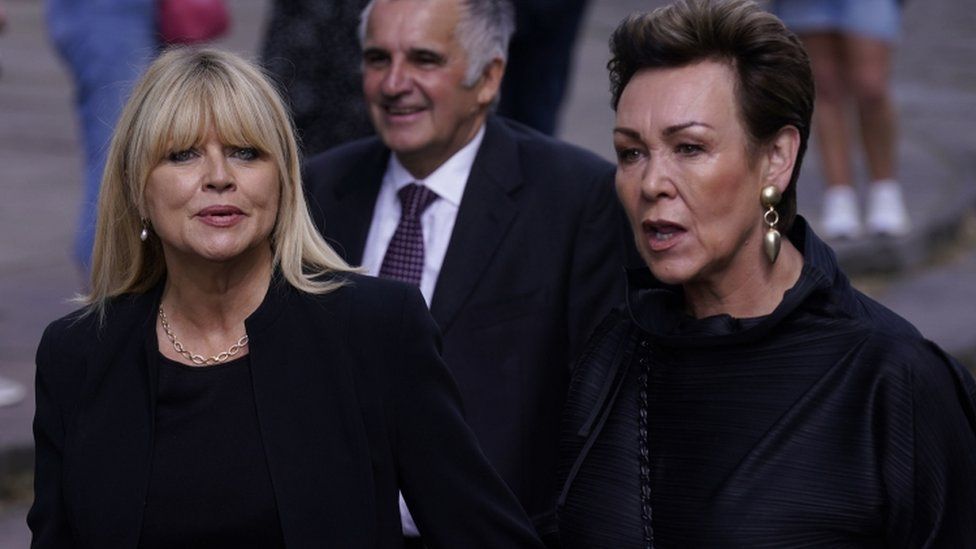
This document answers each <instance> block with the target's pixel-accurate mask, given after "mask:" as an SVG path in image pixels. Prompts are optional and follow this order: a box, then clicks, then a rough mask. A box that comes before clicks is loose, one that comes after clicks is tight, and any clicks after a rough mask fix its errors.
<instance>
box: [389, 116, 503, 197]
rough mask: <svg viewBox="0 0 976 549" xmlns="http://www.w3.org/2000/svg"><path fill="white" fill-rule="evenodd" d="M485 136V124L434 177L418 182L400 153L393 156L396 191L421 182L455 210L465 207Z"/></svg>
mask: <svg viewBox="0 0 976 549" xmlns="http://www.w3.org/2000/svg"><path fill="white" fill-rule="evenodd" d="M484 137H485V125H484V124H482V125H481V128H480V129H479V130H478V133H476V134H475V136H474V139H472V140H471V141H469V142H468V144H467V145H465V146H464V147H461V150H459V151H458V152H456V153H454V155H453V156H451V157H450V158H448V159H447V161H446V162H444V163H443V164H441V165H440V166H438V167H437V169H436V170H434V171H433V172H432V173H431V174H430V175H428V176H427V177H425V178H424V179H419V180H418V179H417V178H416V177H414V176H412V175H410V172H408V171H407V169H406V168H404V167H403V164H401V163H400V160H399V159H397V156H396V154H391V155H390V164H389V166H388V167H387V172H386V173H387V177H388V178H389V180H390V181H392V182H393V185H394V188H395V189H396V190H397V191H399V190H400V189H402V188H403V187H406V186H407V185H409V184H411V183H420V184H422V185H424V186H425V187H427V188H428V189H430V190H432V191H434V192H435V193H437V196H438V197H439V198H441V199H442V200H446V201H447V202H450V203H451V204H452V205H454V206H455V207H459V206H460V205H461V195H463V194H464V186H465V184H466V183H467V181H468V175H469V174H470V173H471V167H472V166H473V165H474V159H475V157H476V156H477V155H478V149H479V148H480V147H481V142H482V140H483V139H484Z"/></svg>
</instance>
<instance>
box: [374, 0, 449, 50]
mask: <svg viewBox="0 0 976 549" xmlns="http://www.w3.org/2000/svg"><path fill="white" fill-rule="evenodd" d="M458 7H459V6H458V3H457V0H378V1H377V2H376V4H374V6H373V9H372V10H371V11H370V13H369V19H368V21H367V24H366V36H365V42H366V43H367V44H368V45H372V46H387V47H393V46H394V45H395V46H396V47H397V49H401V50H408V49H422V50H433V51H437V50H444V49H446V48H448V47H451V46H453V45H454V31H455V28H456V26H457V21H458V11H457V8H458Z"/></svg>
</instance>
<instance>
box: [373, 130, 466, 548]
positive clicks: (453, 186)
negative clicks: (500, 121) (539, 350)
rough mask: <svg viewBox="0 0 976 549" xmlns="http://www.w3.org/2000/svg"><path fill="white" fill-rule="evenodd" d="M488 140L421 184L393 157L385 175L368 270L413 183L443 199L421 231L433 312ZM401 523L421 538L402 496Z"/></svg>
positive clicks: (424, 282) (425, 286)
mask: <svg viewBox="0 0 976 549" xmlns="http://www.w3.org/2000/svg"><path fill="white" fill-rule="evenodd" d="M484 137H485V127H484V125H482V126H481V129H479V130H478V133H477V134H475V136H474V139H472V140H471V141H470V142H469V143H468V144H467V145H465V146H464V147H462V148H461V150H459V151H458V152H456V153H454V155H453V156H451V157H450V158H448V159H447V161H446V162H444V163H443V164H441V165H440V166H439V167H438V168H437V169H436V170H434V171H433V172H432V173H431V174H430V175H428V176H427V177H425V178H424V179H417V178H415V177H414V176H412V175H410V172H408V171H407V169H406V168H404V167H403V164H401V163H400V161H399V160H398V159H397V157H396V154H391V155H390V161H389V162H388V163H387V165H386V173H384V174H383V183H382V184H381V185H380V192H379V195H377V197H376V206H375V207H373V221H372V222H371V223H370V225H369V235H368V236H367V237H366V247H365V248H364V249H363V267H364V268H365V269H366V272H367V273H369V274H370V275H372V276H376V275H378V274H379V272H380V267H382V266H383V257H384V256H385V255H386V248H387V247H388V246H389V245H390V240H391V239H392V238H393V233H395V232H396V228H397V225H399V223H400V214H401V213H402V211H403V209H402V208H401V206H400V198H399V197H398V196H397V192H399V191H400V189H402V188H403V187H406V186H407V185H409V184H411V183H417V184H419V185H424V186H425V187H427V188H428V189H430V190H432V191H434V193H436V194H437V200H434V202H433V203H431V205H430V206H428V207H427V209H426V210H424V213H422V214H421V215H420V224H421V230H422V231H423V233H424V270H423V273H422V274H421V275H420V293H422V294H424V299H425V300H426V301H427V306H428V307H430V301H431V299H432V298H433V297H434V287H435V286H436V285H437V277H438V276H439V275H440V273H441V265H443V264H444V256H445V255H446V254H447V245H448V244H449V243H450V242H451V234H452V233H453V232H454V222H455V221H456V220H457V213H458V208H459V207H460V206H461V197H462V196H464V188H465V187H466V186H467V184H468V176H469V175H471V166H473V165H474V158H475V156H477V155H478V149H479V148H480V147H481V141H482V140H483V139H484ZM400 521H401V525H402V527H403V535H405V536H411V537H416V536H419V535H420V532H419V531H418V530H417V525H416V524H415V523H414V521H413V517H412V516H410V510H409V509H407V504H406V502H405V501H403V494H401V495H400Z"/></svg>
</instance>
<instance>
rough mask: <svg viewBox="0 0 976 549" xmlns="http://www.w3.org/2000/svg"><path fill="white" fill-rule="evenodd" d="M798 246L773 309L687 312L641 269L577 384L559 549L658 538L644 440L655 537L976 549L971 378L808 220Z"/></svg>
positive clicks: (662, 542)
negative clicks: (649, 534)
mask: <svg viewBox="0 0 976 549" xmlns="http://www.w3.org/2000/svg"><path fill="white" fill-rule="evenodd" d="M791 240H792V241H793V242H794V244H795V245H796V246H797V247H798V248H799V249H800V250H801V252H802V253H803V254H804V260H805V264H804V269H803V273H802V275H801V278H800V280H799V281H798V283H797V284H796V286H795V287H794V288H792V289H791V290H790V291H789V292H787V293H786V295H785V296H784V299H783V302H782V303H781V305H780V306H779V307H778V308H777V309H776V310H775V311H774V312H773V313H772V314H770V315H769V316H767V317H762V318H756V319H734V318H731V317H728V316H717V317H711V318H706V319H701V320H695V319H692V318H688V317H686V316H684V315H683V314H682V313H681V310H682V308H681V306H680V305H681V299H682V298H681V294H680V290H678V289H676V288H673V287H666V286H662V285H660V284H656V283H654V282H653V281H652V280H650V277H649V276H647V274H646V272H644V273H642V274H640V275H638V276H636V277H633V278H632V282H633V284H632V291H631V293H630V303H629V307H628V309H627V310H625V311H622V312H618V313H615V314H616V316H611V317H610V318H609V319H608V321H607V322H606V323H605V324H604V326H603V327H602V328H601V330H600V331H598V333H597V334H596V335H595V336H594V339H593V340H592V342H591V346H590V349H589V350H588V351H587V353H585V354H584V357H583V358H582V359H581V361H580V363H579V365H578V366H577V369H576V372H575V373H574V379H573V383H572V385H571V388H570V395H569V400H568V403H567V407H566V412H565V414H564V424H563V431H562V443H561V460H560V473H561V478H562V479H563V483H562V484H563V492H562V497H561V499H560V509H559V519H560V528H561V537H562V542H563V544H564V546H565V547H570V548H573V547H588V548H592V547H607V548H610V547H613V548H621V549H624V548H630V547H635V548H637V547H641V548H644V547H648V546H649V544H648V542H647V539H646V536H645V534H644V531H643V529H642V528H643V526H644V525H643V524H642V519H641V504H642V501H641V497H640V493H641V490H640V488H641V486H640V465H641V463H640V461H641V460H640V454H639V448H640V441H641V439H642V438H644V440H646V445H647V449H648V461H649V466H650V474H649V484H650V486H649V488H650V497H649V501H648V502H647V503H649V504H650V507H651V509H652V510H653V513H651V514H650V516H653V519H652V521H651V522H652V525H651V527H652V528H650V530H652V531H653V546H654V547H658V548H671V547H976V384H974V383H973V380H972V378H971V377H970V376H969V374H968V373H967V372H966V371H965V370H964V369H963V368H962V367H961V366H960V365H959V364H958V363H956V362H955V361H953V360H952V359H951V358H950V357H948V356H946V355H945V354H944V353H943V352H942V351H941V350H939V349H938V348H937V347H936V346H935V345H934V344H932V343H931V342H928V341H927V340H925V339H924V338H922V337H921V335H919V333H918V332H917V331H916V330H915V329H914V328H913V327H912V326H911V325H909V324H908V323H907V322H906V321H904V320H903V319H901V318H900V317H898V316H897V315H895V314H894V313H892V312H891V311H889V310H887V309H885V308H884V307H882V306H881V305H879V304H877V303H875V302H874V301H872V300H871V299H869V298H867V297H866V296H864V295H863V294H860V293H859V292H857V291H856V290H854V289H853V288H851V286H850V284H849V282H848V281H847V279H846V277H844V275H843V274H842V273H841V272H840V271H839V270H838V269H837V265H836V262H835V260H834V256H833V253H832V251H831V250H830V249H829V248H828V247H827V246H826V245H825V244H823V243H822V242H821V241H820V240H819V239H817V238H816V236H815V235H814V234H813V233H812V232H811V231H809V229H808V228H807V227H806V224H805V222H804V221H803V220H802V219H798V220H797V224H796V227H795V229H794V231H793V232H792V234H791ZM621 346H623V347H625V348H626V349H627V352H621V351H620V350H619V349H620V347H621ZM641 357H645V358H646V359H647V365H646V366H644V365H642V364H641V363H640V359H641ZM615 361H616V362H617V363H615ZM642 371H644V372H645V373H646V378H647V383H646V395H647V406H646V411H647V429H646V433H641V432H640V429H639V426H638V418H639V413H640V407H641V406H640V404H639V398H638V396H639V393H640V389H641V387H640V382H639V380H640V373H641V372H642ZM611 374H612V380H608V376H610V375H611ZM608 384H610V385H614V384H616V385H619V390H618V391H617V394H618V396H617V398H616V399H615V400H614V401H613V402H612V403H611V402H609V400H608V399H607V398H605V397H603V396H601V395H602V394H605V393H607V391H603V388H604V387H605V386H607V385H608ZM610 393H611V394H612V391H611V392H610ZM608 405H610V406H611V407H610V408H607V406H608ZM594 415H596V416H602V417H603V418H604V419H603V422H602V424H600V425H599V428H597V429H591V430H586V429H581V427H582V426H585V425H586V424H587V422H588V421H589V420H590V419H591V418H592V417H594Z"/></svg>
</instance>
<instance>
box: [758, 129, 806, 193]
mask: <svg viewBox="0 0 976 549" xmlns="http://www.w3.org/2000/svg"><path fill="white" fill-rule="evenodd" d="M765 149H766V150H765V151H763V156H764V157H765V158H764V161H765V162H764V164H765V167H764V169H763V177H762V186H763V187H765V186H766V185H774V186H776V187H777V188H778V189H779V190H780V192H785V191H786V187H787V186H788V185H789V184H790V176H791V175H792V174H793V166H794V165H796V155H797V151H799V150H800V131H799V130H797V129H796V127H794V126H783V127H782V128H780V130H779V132H777V133H776V137H775V138H773V141H772V142H770V143H769V144H768V145H766V148H765Z"/></svg>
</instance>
